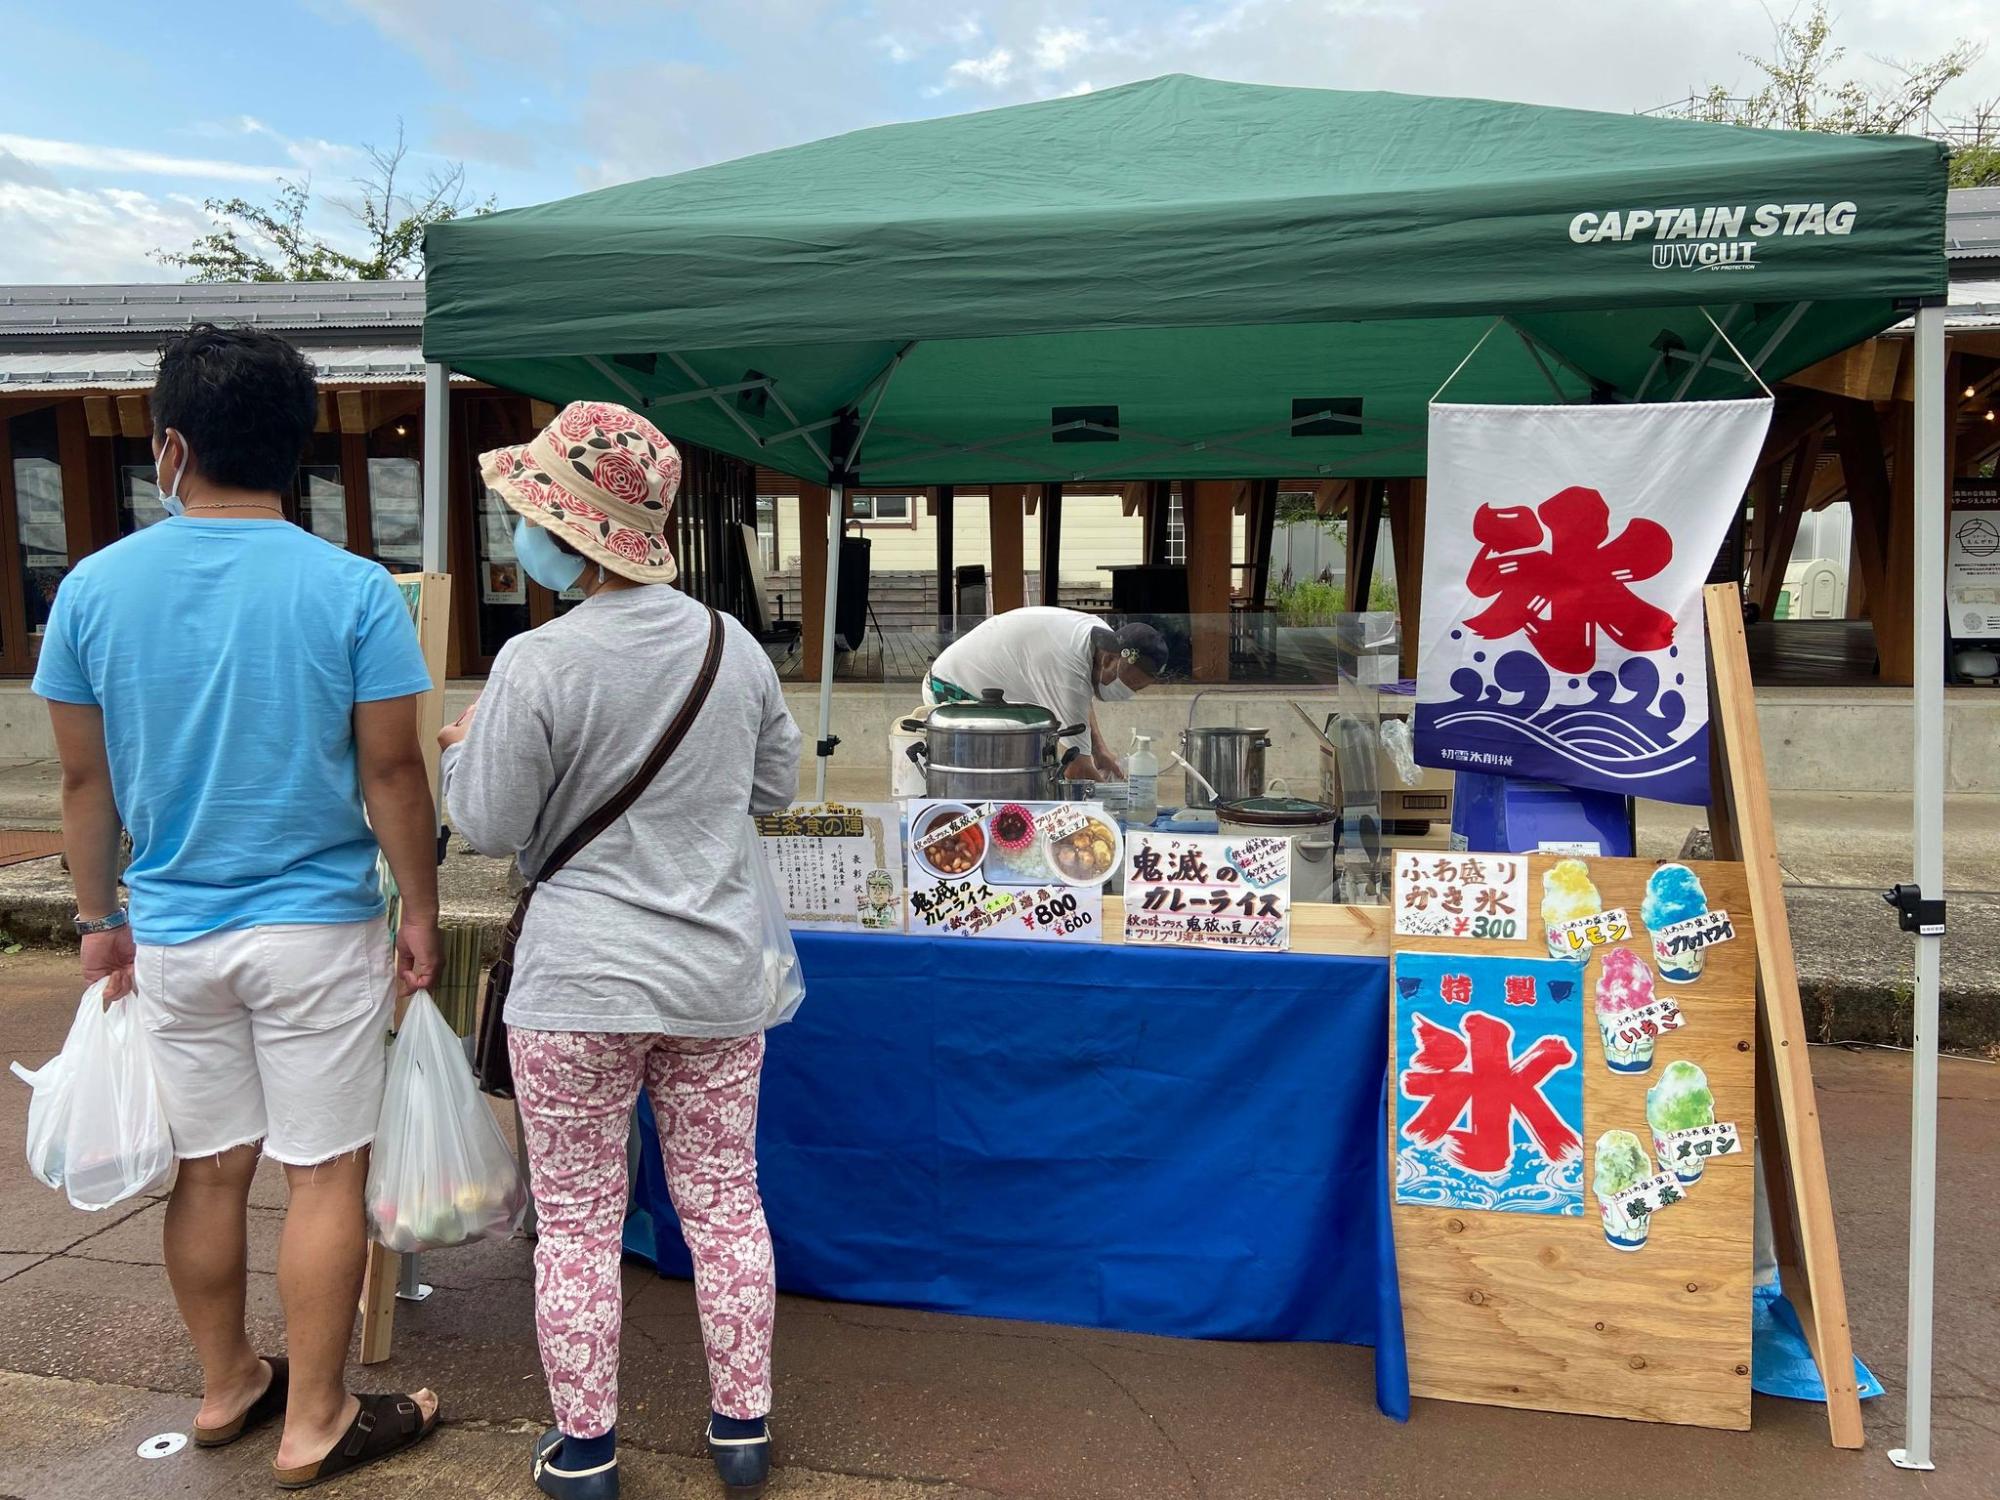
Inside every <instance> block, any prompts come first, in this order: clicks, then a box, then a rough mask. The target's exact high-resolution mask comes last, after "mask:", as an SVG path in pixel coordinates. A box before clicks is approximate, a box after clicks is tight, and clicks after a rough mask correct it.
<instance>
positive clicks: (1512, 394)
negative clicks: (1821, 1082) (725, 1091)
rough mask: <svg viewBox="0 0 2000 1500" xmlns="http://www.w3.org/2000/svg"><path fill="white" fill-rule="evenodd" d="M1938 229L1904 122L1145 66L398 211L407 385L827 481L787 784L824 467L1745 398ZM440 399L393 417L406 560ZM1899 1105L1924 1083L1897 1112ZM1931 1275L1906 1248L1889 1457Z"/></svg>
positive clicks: (1328, 443) (1926, 717) (1206, 472)
mask: <svg viewBox="0 0 2000 1500" xmlns="http://www.w3.org/2000/svg"><path fill="white" fill-rule="evenodd" d="M1944 212H1945V172H1944V159H1943V152H1942V149H1941V148H1940V147H1939V146H1937V145H1936V144H1934V143H1931V142H1926V141H1922V140H1916V139H1906V138H1896V137H1878V138H1854V137H1840V136H1828V135H1817V134H1794V133H1788V132H1781V131H1761V130H1743V129H1737V128H1734V127H1729V126H1720V125H1703V124H1693V123H1688V122H1683V121H1673V120H1661V119H1653V118H1647V117H1641V116H1620V115H1606V114H1595V113H1587V112H1582V111H1577V110H1567V109H1551V108H1543V107H1537V106H1529V105H1518V104H1501V103H1491V102H1485V101H1478V100H1460V99H1433V98H1419V97H1410V96H1403V95H1394V94H1379V93H1343V92H1333V91H1326V90H1317V89H1293V88H1272V87H1262V86H1252V85H1244V84H1233V83H1220V82H1214V81H1211V80H1206V79H1200V78H1190V77H1182V76H1175V77H1166V78H1159V79H1154V80H1151V81H1149V82H1145V83H1138V84H1132V85H1129V86H1127V87H1123V88H1116V89H1109V90H1105V91H1103V92H1100V93H1095V94H1089V95H1085V96H1082V97H1079V98H1067V99H1057V100H1050V101H1046V102H1043V103H1038V104H1028V105H1021V106H1016V107H1013V108H1008V109H1000V110H993V111H989V112H986V113H981V114H973V115H964V116H958V117H955V118H950V119H941V120H929V121H919V122H914V123H910V124H901V125H890V126H883V127H880V128H877V129H872V130H863V131H858V132H855V133H853V134H850V135H845V136H840V137H837V138H834V139H831V140H824V141H818V142H814V143H812V144H809V145H804V146H798V147H793V148H790V149H786V150H781V151H773V152H769V153H766V154H764V155H761V156H754V157H749V158H745V159H743V160H740V161H732V162H725V163H722V164H719V165H716V166H712V167H705V168H702V169H699V170H697V171H692V172H685V173H681V174H679V175H677V176H673V177H664V178H657V179H654V180H651V181H647V182H637V183H631V184H628V185H625V186H621V187H613V188H606V189H603V190H601V191H598V192H592V193H585V194H582V195H579V196H577V197H574V198H568V199H565V200H562V201H560V202H556V203H549V204H544V205H541V206H538V207H533V208H524V209H516V210H510V211H508V212H505V213H497V214H492V215H487V216H482V217H479V218H472V219H461V220H457V221H454V222H451V223H447V224H442V225H437V226H434V227H433V228H432V229H431V230H430V232H429V234H428V235H427V237H426V242H425V249H426V255H427V260H428V277H429V283H428V304H427V310H426V318H425V325H424V348H425V354H426V358H427V359H428V360H430V361H432V362H433V365H434V368H433V370H432V379H433V381H434V383H435V384H436V385H437V386H438V387H439V388H441V387H442V382H443V379H444V371H445V370H446V369H447V368H448V369H455V370H459V371H463V372H464V373H466V374H469V375H473V376H476V377H478V378H480V379H483V380H488V381H491V382H493V383H495V384H498V385H502V386H506V387H511V388H513V389H516V390H520V391H525V392H527V393H530V394H532V395H535V396H539V397H543V398H545V399H548V400H552V401H565V400H572V399H577V398H586V397H595V398H601V399H607V400H615V401H622V402H626V403H628V404H632V405H635V406H640V407H643V408H645V409H646V410H647V411H648V413H649V414H650V415H651V416H652V417H653V419H654V420H655V421H656V422H657V423H658V424H659V425H660V426H662V427H663V428H665V429H666V430H667V431H668V432H669V433H672V434H674V435H676V436H679V437H683V438H686V439H689V440H692V441H695V442H698V443H702V444H706V445H708V446H711V447H714V448H717V449H721V450H723V451H725V452H729V453H733V454H736V455H738V456H740V457H742V458H745V459H749V460H752V461H754V462H756V463H759V464H766V465H770V466H773V467H776V468H779V469H783V470H786V471H788V472H790V473H793V474H795V475H799V476H801V477H804V478H808V479H811V480H813V481H815V482H825V483H827V484H829V485H831V486H833V487H834V490H835V496H834V505H833V518H834V519H833V524H832V525H831V526H830V527H829V536H828V538H827V542H828V568H827V597H826V604H825V608H824V610H823V612H822V631H823V637H822V639H823V650H822V655H821V660H822V671H823V678H822V683H821V700H820V726H819V727H820V733H819V739H820V745H821V757H822V758H821V762H820V775H821V786H822V788H823V786H824V776H825V759H824V757H825V755H826V754H827V753H829V750H830V747H829V745H828V740H829V734H830V720H831V706H832V675H833V656H834V653H833V650H832V649H831V644H832V643H831V637H832V628H833V624H832V620H833V608H832V601H833V597H834V590H835V589H836V587H837V584H838V560H839V552H838V537H839V533H840V529H841V527H840V517H841V515H842V505H841V491H842V490H843V489H844V488H845V487H846V486H850V485H856V484H865V485H905V484H907V485H919V484H946V483H958V482H967V481H972V482H987V483H993V482H1000V483H1018V482H1027V483H1034V482H1074V481H1079V480H1088V479H1091V478H1094V477H1104V478H1114V477H1115V478H1118V479H1146V478H1180V479H1188V478H1203V477H1226V478H1245V477H1296V476H1308V477H1310V476H1315V475H1326V476H1345V475H1366V476H1388V475H1414V474H1420V473H1422V472H1423V471H1424V431H1425V426H1424V424H1425V408H1426V404H1427V402H1428V401H1429V399H1430V398H1431V396H1432V395H1433V394H1434V393H1435V392H1436V391H1437V389H1438V388H1439V387H1440V386H1441V385H1442V384H1443V383H1444V382H1445V380H1446V379H1447V377H1449V376H1451V374H1452V372H1453V370H1454V368H1455V367H1458V366H1459V365H1460V364H1461V362H1462V361H1465V359H1466V356H1467V354H1468V352H1469V351H1471V350H1473V349H1474V347H1475V345H1477V344H1479V341H1480V340H1481V338H1482V336H1485V335H1487V334H1488V333H1489V332H1490V331H1493V330H1495V329H1496V327H1499V328H1501V329H1503V330H1504V332H1502V333H1501V335H1500V336H1497V337H1487V338H1486V341H1485V343H1484V344H1483V346H1481V347H1480V352H1479V354H1478V357H1477V358H1475V359H1473V360H1471V361H1470V362H1469V363H1466V364H1465V367H1464V369H1463V371H1462V373H1460V374H1459V375H1458V376H1457V378H1456V380H1455V381H1454V383H1453V385H1452V399H1453V400H1457V401H1493V402H1507V403H1521V402H1542V401H1549V400H1552V399H1553V400H1562V401H1584V400H1597V401H1622V400H1660V399H1699V398H1704V397H1720V396H1738V395H1744V394H1749V393H1752V392H1754V390H1755V389H1756V385H1755V381H1756V377H1755V375H1753V374H1752V373H1751V372H1749V371H1747V370H1746V369H1745V368H1744V367H1743V365H1742V363H1741V362H1739V361H1738V359H1737V358H1736V356H1735V354H1734V353H1732V352H1731V346H1732V345H1733V347H1734V348H1735V349H1739V350H1741V352H1742V354H1743V356H1744V357H1745V358H1746V359H1747V360H1748V361H1749V363H1750V364H1752V365H1754V366H1756V367H1757V370H1758V372H1759V373H1761V375H1762V376H1763V378H1764V379H1766V380H1775V379H1778V378H1780V377H1782V376H1784V375H1785V374H1788V373H1790V372H1791V371H1793V370H1796V369H1799V368H1801V367H1803V366H1805V365H1807V364H1809V363H1812V362H1813V361H1816V360H1818V359H1820V358H1822V357H1824V356H1826V355H1828V354H1831V353H1833V352H1835V351H1836V350H1839V349H1841V348H1843V347H1845V346H1847V345H1849V344H1851V343H1853V342H1855V341H1856V340H1858V339H1860V338H1862V337H1864V336H1866V335H1868V334H1871V333H1874V332H1877V331H1879V330H1881V329H1883V328H1885V327H1888V326H1890V325H1891V324H1893V323H1896V322H1898V321H1899V320H1901V319H1903V318H1904V317H1906V316H1908V312H1909V308H1910V307H1911V306H1912V305H1917V304H1923V303H1929V302H1941V301H1942V298H1943V296H1944V293H1945V287H1946V271H1945V256H1944ZM1496 319H1498V320H1502V321H1501V322H1500V323H1499V324H1498V325H1496V321H1495V320H1496ZM1725 334H1726V337H1725ZM1918 355H1919V362H1920V378H1919V386H1918V430H1919V435H1920V454H1919V458H1920V465H1919V469H1918V476H1917V478H1918V525H1919V527H1920V528H1921V531H1920V536H1921V538H1922V545H1921V546H1920V547H1919V548H1918V558H1919V562H1918V573H1917V591H1916V592H1917V600H1918V606H1917V607H1918V610H1919V615H1918V622H1919V629H1918V640H1919V642H1920V645H1919V654H1918V657H1917V662H1916V676H1917V684H1918V686H1917V716H1918V735H1919V754H1918V790H1919V798H1918V801H1919V815H1918V831H1919V837H1918V850H1919V854H1918V861H1917V866H1918V868H1917V875H1918V882H1919V884H1920V885H1921V886H1922V888H1923V889H1924V891H1925V892H1927V893H1936V892H1938V891H1939V890H1940V889H1941V884H1942V852H1941V851H1942V796H1941V791H1942V742H1941V739H1938V738H1937V731H1936V725H1937V723H1938V716H1939V710H1940V707H1941V705H1940V702H1939V693H1940V689H1939V686H1938V685H1939V683H1940V682H1941V679H1942V656H1941V653H1942V639H1941V637H1940V636H1939V633H1938V631H1937V630H1936V629H1935V628H1934V626H1935V622H1936V621H1937V620H1938V619H1940V618H1941V607H1942V606H1941V597H1942V565H1943V560H1942V536H1943V522H1942V506H1943V484H1942V467H1941V466H1942V454H1943V437H1942V432H1943V428H1942V421H1943V415H1942V413H1943V405H1942V397H1943V343H1942V332H1941V324H1939V323H1938V322H1937V321H1936V315H1935V313H1934V312H1932V311H1930V310H1926V311H1925V312H1923V313H1920V314H1919V316H1918ZM446 409H447V408H446V405H445V403H444V402H443V401H432V402H430V403H428V404H427V407H426V412H427V418H426V419H427V421H428V422H430V423H432V424H433V426H432V429H431V431H430V432H429V433H428V434H427V436H428V440H429V442H430V443H432V444H434V446H433V447H431V448H430V449H428V450H427V451H428V453H429V454H430V455H431V458H432V461H431V462H430V463H429V464H428V465H427V473H426V483H427V485H429V486H430V488H431V492H432V493H431V497H430V512H431V513H430V515H429V517H428V521H427V526H428V529H429V534H430V535H432V536H433V537H434V539H435V547H436V551H437V554H438V561H439V562H441V560H442V557H441V554H442V536H443V527H442V495H443V488H442V476H443V472H444V467H445V466H444V463H443V455H444V452H445V447H444V437H443V433H442V430H441V428H440V427H438V426H437V425H436V424H439V423H441V422H442V421H443V420H444V413H445V412H446ZM1925 463H1927V464H1928V468H1925V467H1923V466H1922V465H1923V464H1925ZM1927 722H1928V725H1929V726H1930V732H1931V735H1932V739H1933V743H1931V744H1929V745H1928V746H1927V745H1926V744H1925V742H1924V739H1923V736H1924V734H1925V732H1926V723H1927ZM1936 948H1937V944H1936V942H1935V941H1934V940H1924V941H1920V943H1919V960H1918V979H1919V995H1920V997H1923V996H1926V995H1927V996H1928V1005H1929V1007H1930V1008H1929V1009H1928V1010H1926V1009H1923V1008H1922V1007H1921V1006H1920V1012H1919V1014H1920V1022H1919V1036H1920V1038H1925V1039H1930V1040H1931V1044H1932V1046H1933V1047H1934V1037H1935V1028H1934V1026H1933V1025H1931V1021H1930V1018H1931V1017H1934V1015H1935V1004H1936V973H1937V969H1936V963H1937V953H1936ZM1925 1087H1926V1084H1925V1072H1924V1069H1923V1067H1922V1065H1921V1063H1920V1067H1919V1094H1920V1098H1919V1116H1920V1119H1921V1118H1922V1117H1923V1116H1925V1115H1926V1114H1929V1115H1931V1116H1934V1113H1935V1111H1934V1107H1931V1108H1927V1107H1926V1105H1925V1102H1924V1100H1923V1098H1922V1093H1923V1090H1924V1088H1925ZM1928 1087H1930V1088H1931V1089H1932V1090H1933V1093H1934V1088H1935V1073H1934V1065H1933V1069H1932V1071H1931V1074H1930V1083H1929V1085H1928ZM1918 1134H1919V1146H1918V1150H1919V1161H1918V1163H1917V1166H1918V1172H1917V1177H1918V1179H1919V1185H1920V1186H1921V1185H1922V1184H1923V1182H1924V1180H1925V1179H1926V1177H1927V1173H1928V1167H1927V1166H1926V1165H1925V1163H1924V1161H1923V1160H1922V1158H1921V1153H1922V1151H1923V1150H1924V1145H1923V1143H1924V1140H1925V1138H1926V1132H1925V1131H1923V1130H1920V1131H1919V1133H1918ZM1919 1218H1920V1220H1921V1221H1922V1223H1923V1224H1924V1225H1925V1226H1927V1225H1928V1223H1929V1218H1930V1216H1929V1212H1928V1208H1927V1207H1924V1208H1923V1211H1922V1212H1921V1213H1920V1215H1919ZM1913 1234H1914V1230H1913ZM1919 1250H1922V1253H1923V1254H1924V1255H1925V1256H1927V1255H1928V1250H1927V1249H1923V1247H1920V1246H1916V1245H1915V1244H1914V1241H1913V1272H1915V1271H1917V1270H1918V1269H1919V1268H1918V1267H1917V1266H1916V1265H1915V1257H1916V1255H1917V1254H1918V1252H1919ZM1929 1284H1930V1277H1929V1270H1928V1263H1927V1261H1926V1263H1925V1264H1924V1265H1923V1266H1922V1267H1921V1275H1918V1274H1913V1276H1912V1289H1913V1291H1912V1296H1913V1312H1912V1333H1913V1342H1915V1340H1916V1334H1917V1324H1918V1309H1917V1308H1916V1306H1915V1300H1914V1299H1915V1298H1916V1297H1917V1296H1918V1295H1921V1296H1923V1297H1924V1298H1925V1299H1926V1300H1925V1302H1924V1304H1923V1306H1922V1308H1921V1321H1922V1323H1923V1338H1924V1340H1925V1341H1926V1343H1925V1345H1924V1348H1923V1357H1922V1359H1921V1360H1920V1359H1919V1357H1918V1351H1917V1350H1916V1349H1914V1348H1913V1351H1912V1362H1911V1372H1912V1373H1911V1382H1910V1391H1911V1410H1912V1420H1911V1432H1910V1447H1909V1454H1910V1456H1911V1458H1912V1460H1913V1461H1915V1462H1919V1463H1927V1462H1928V1445H1929V1436H1928V1387H1927V1383H1926V1382H1927V1371H1928V1346H1927V1339H1928V1329H1929V1306H1928V1300H1927V1299H1928V1295H1929Z"/></svg>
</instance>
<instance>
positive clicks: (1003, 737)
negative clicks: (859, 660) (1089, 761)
mask: <svg viewBox="0 0 2000 1500" xmlns="http://www.w3.org/2000/svg"><path fill="white" fill-rule="evenodd" d="M902 727H903V728H904V729H905V730H906V731H912V732H916V733H920V734H922V736H923V740H922V741H921V743H920V745H919V747H918V750H919V756H920V758H921V760H922V762H923V767H924V791H925V794H926V795H928V796H931V797H948V798H950V799H952V800H953V801H958V802H988V801H992V800H993V799H995V798H1008V799H1012V800H1014V801H1029V802H1033V801H1045V800H1047V799H1048V798H1049V797H1050V796H1051V795H1052V794H1053V793H1054V790H1055V785H1056V777H1057V773H1058V771H1059V769H1060V764H1061V762H1060V759H1059V757H1060V756H1061V753H1062V752H1061V748H1060V746H1061V742H1062V741H1063V740H1065V739H1067V738H1069V737H1070V736H1072V735H1079V734H1082V733H1083V732H1084V726H1083V725H1081V724H1070V725H1060V724H1058V723H1057V722H1056V716H1055V715H1054V714H1052V713H1050V712H1049V711H1048V710H1047V709H1046V708H1043V707H1042V706H1041V705H1040V704H1038V703H1009V702H1008V701H1007V697H1006V694H1004V693H1002V692H1001V691H1000V690H999V689H998V688H988V689H987V690H986V691H985V692H984V693H983V694H981V695H980V696H979V697H978V698H977V699H976V700H974V701H972V702H970V703H940V704H939V705H938V706H937V707H936V708H934V709H932V710H931V712H930V717H929V718H927V719H925V720H923V721H921V722H919V721H917V720H914V719H906V720H904V721H903V726H902Z"/></svg>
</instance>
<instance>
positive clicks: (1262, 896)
mask: <svg viewBox="0 0 2000 1500" xmlns="http://www.w3.org/2000/svg"><path fill="white" fill-rule="evenodd" d="M1291 897H1292V841H1291V840H1290V839H1285V838H1262V837H1258V838H1241V839H1237V838H1218V837H1213V836H1203V835H1191V834H1178V835H1177V834H1170V833H1163V832H1155V831H1151V830H1135V831H1133V832H1132V833H1131V834H1130V835H1129V838H1128V841H1127V843H1126V846H1125V941H1126V942H1128V943H1136V944H1141V945H1147V946H1155V947H1177V948H1237V949H1245V950H1249V951H1252V952H1258V951H1262V952H1282V951H1284V950H1285V949H1288V948H1290V947H1291V945H1292V918H1291V907H1292V899H1291Z"/></svg>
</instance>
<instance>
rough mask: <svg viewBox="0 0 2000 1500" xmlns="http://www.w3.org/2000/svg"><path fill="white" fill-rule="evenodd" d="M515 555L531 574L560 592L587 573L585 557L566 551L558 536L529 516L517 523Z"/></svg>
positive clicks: (551, 588)
mask: <svg viewBox="0 0 2000 1500" xmlns="http://www.w3.org/2000/svg"><path fill="white" fill-rule="evenodd" d="M514 556H515V557H517V558H519V559H520V562H521V567H522V568H523V569H524V570H525V571H526V572H527V575H528V576H529V577H530V578H532V579H534V580H535V582H537V583H539V584H540V585H541V586H542V587H543V588H545V589H547V590H548V591H549V592H550V593H552V594H560V593H561V592H562V591H563V590H564V589H566V588H570V587H572V586H573V585H574V584H575V583H576V581H577V579H579V578H581V577H582V576H583V559H582V558H580V557H577V556H574V555H573V554H571V553H568V552H565V551H563V549H562V548H560V547H558V546H557V545H556V539H555V538H554V537H552V536H550V535H549V534H548V532H547V531H545V530H544V529H543V528H541V527H540V526H537V525H536V524H535V523H534V522H533V521H530V520H529V519H528V518H527V517H526V516H522V517H521V518H520V519H519V520H517V521H515V523H514Z"/></svg>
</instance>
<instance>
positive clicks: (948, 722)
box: [926, 688, 1058, 734]
mask: <svg viewBox="0 0 2000 1500" xmlns="http://www.w3.org/2000/svg"><path fill="white" fill-rule="evenodd" d="M926 723H927V727H928V728H931V729H969V730H971V731H973V732H974V733H985V734H1018V733H1020V732H1021V731H1022V730H1024V729H1047V730H1052V729H1055V728H1057V727H1058V726H1057V724H1056V716H1055V715H1054V714H1052V713H1050V712H1049V711H1048V710H1047V709H1046V708H1043V707H1042V706H1041V705H1040V704H1039V703H1009V702H1008V701H1007V695H1006V694H1005V693H1003V692H1001V690H1000V689H999V688H988V689H987V690H986V691H985V692H984V693H983V694H981V695H980V697H979V698H978V699H976V700H975V701H973V702H970V703H940V704H939V705H938V706H937V707H936V708H934V709H932V710H931V716H930V718H929V720H927V721H926Z"/></svg>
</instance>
